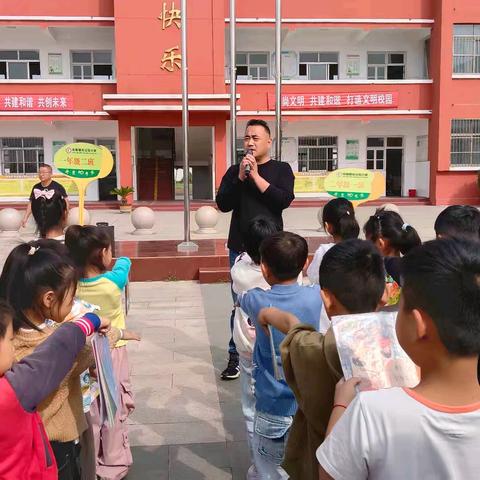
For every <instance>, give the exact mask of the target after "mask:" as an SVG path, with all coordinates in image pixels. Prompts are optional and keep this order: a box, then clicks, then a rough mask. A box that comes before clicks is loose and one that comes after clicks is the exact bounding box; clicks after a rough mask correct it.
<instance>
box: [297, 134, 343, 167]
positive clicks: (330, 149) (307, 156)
mask: <svg viewBox="0 0 480 480" xmlns="http://www.w3.org/2000/svg"><path fill="white" fill-rule="evenodd" d="M336 169H337V137H298V171H299V172H331V171H333V170H336Z"/></svg>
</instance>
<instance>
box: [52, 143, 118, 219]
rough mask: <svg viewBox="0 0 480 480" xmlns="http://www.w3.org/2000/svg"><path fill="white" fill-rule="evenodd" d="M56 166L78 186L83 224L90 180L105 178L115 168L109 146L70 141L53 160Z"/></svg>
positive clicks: (80, 216)
mask: <svg viewBox="0 0 480 480" xmlns="http://www.w3.org/2000/svg"><path fill="white" fill-rule="evenodd" d="M53 162H54V164H55V167H56V168H57V169H58V170H59V171H60V172H62V173H63V174H64V175H66V176H67V177H70V178H71V179H72V180H73V181H74V182H75V184H76V185H77V188H78V203H79V223H80V225H83V213H84V204H85V192H86V189H87V186H88V184H89V183H90V182H92V181H93V180H95V179H97V178H105V177H106V176H107V175H108V174H109V173H110V172H111V171H112V168H113V157H112V154H111V152H110V150H108V148H106V147H104V146H99V145H93V144H91V143H81V142H78V143H70V144H68V145H65V146H63V147H62V148H60V149H59V150H58V151H57V153H56V154H55V157H54V160H53Z"/></svg>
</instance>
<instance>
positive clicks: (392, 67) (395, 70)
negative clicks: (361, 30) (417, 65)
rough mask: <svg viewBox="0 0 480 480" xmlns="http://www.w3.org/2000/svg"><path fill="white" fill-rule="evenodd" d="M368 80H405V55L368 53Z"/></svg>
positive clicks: (397, 53) (398, 53) (399, 53)
mask: <svg viewBox="0 0 480 480" xmlns="http://www.w3.org/2000/svg"><path fill="white" fill-rule="evenodd" d="M367 57H368V71H367V72H368V79H369V80H403V79H404V78H405V53H401V52H369V53H368V55H367Z"/></svg>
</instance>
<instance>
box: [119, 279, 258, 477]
mask: <svg viewBox="0 0 480 480" xmlns="http://www.w3.org/2000/svg"><path fill="white" fill-rule="evenodd" d="M131 299H132V307H131V311H130V314H129V318H128V324H129V325H128V326H129V328H131V329H135V330H138V331H140V332H141V333H142V337H143V339H142V342H141V343H139V344H133V343H132V344H130V346H129V354H130V365H131V370H132V383H133V388H134V392H135V395H136V410H135V412H134V413H133V414H132V416H131V417H130V419H129V423H130V440H131V443H132V450H133V455H134V466H133V468H132V469H131V472H130V474H129V475H128V478H129V479H130V480H132V479H133V480H140V479H141V480H148V479H169V480H173V479H178V480H190V479H209V480H216V479H219V480H220V479H222V480H223V479H232V478H233V479H238V480H240V479H244V478H245V474H246V470H247V469H248V467H249V459H248V453H247V448H246V442H245V429H244V423H243V420H242V414H241V408H240V401H239V395H240V392H239V382H237V381H234V382H228V383H225V382H221V381H220V380H218V374H219V372H220V371H221V369H223V368H224V363H225V355H226V345H227V342H228V328H227V319H228V310H229V308H230V304H231V301H230V299H229V289H228V286H226V285H207V286H202V287H200V286H199V285H198V284H197V283H194V282H151V283H134V284H132V287H131Z"/></svg>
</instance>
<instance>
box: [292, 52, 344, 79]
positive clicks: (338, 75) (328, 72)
mask: <svg viewBox="0 0 480 480" xmlns="http://www.w3.org/2000/svg"><path fill="white" fill-rule="evenodd" d="M303 54H314V55H317V58H318V61H317V62H302V61H301V60H300V57H301V56H302V55H303ZM323 54H327V55H328V54H334V55H336V56H337V61H336V62H322V61H320V55H323ZM302 65H306V69H307V74H306V75H302V74H301V73H300V68H301V66H302ZM312 65H326V76H327V78H324V79H313V78H310V68H311V66H312ZM332 65H336V66H337V73H336V77H337V78H336V79H335V78H330V69H331V67H332ZM298 76H299V78H304V79H306V80H310V81H317V82H326V81H335V80H338V79H339V78H340V52H332V51H330V52H327V51H300V52H298ZM332 76H334V75H332Z"/></svg>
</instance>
